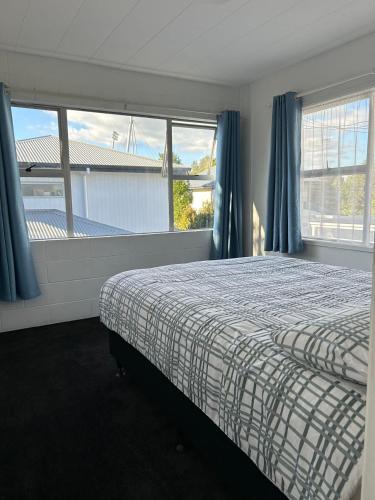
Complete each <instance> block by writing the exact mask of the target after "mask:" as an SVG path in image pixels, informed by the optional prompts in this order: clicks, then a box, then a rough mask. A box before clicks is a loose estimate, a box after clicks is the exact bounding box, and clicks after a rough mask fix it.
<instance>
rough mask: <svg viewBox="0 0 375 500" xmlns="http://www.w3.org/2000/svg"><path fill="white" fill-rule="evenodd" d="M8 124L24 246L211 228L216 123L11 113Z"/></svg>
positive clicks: (47, 110)
mask: <svg viewBox="0 0 375 500" xmlns="http://www.w3.org/2000/svg"><path fill="white" fill-rule="evenodd" d="M12 115H13V123H14V131H15V139H16V150H17V160H18V162H19V169H20V176H21V187H22V195H23V202H24V207H25V213H26V220H27V225H28V231H29V237H30V238H31V239H46V238H65V237H86V236H111V235H120V234H134V233H149V232H162V231H174V230H176V231H179V230H188V229H201V228H207V227H212V222H213V203H212V201H213V199H212V197H213V189H214V179H215V130H216V123H213V122H210V123H200V122H199V123H198V122H181V121H177V120H176V121H175V120H172V119H165V118H156V117H147V116H134V115H124V114H117V113H105V112H93V111H84V110H73V109H65V108H60V107H56V108H52V107H25V106H17V105H14V106H13V107H12ZM172 150H173V159H172V157H171V159H169V155H168V151H172Z"/></svg>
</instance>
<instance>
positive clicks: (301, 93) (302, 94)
mask: <svg viewBox="0 0 375 500" xmlns="http://www.w3.org/2000/svg"><path fill="white" fill-rule="evenodd" d="M374 75H375V68H374V69H373V70H372V71H371V72H370V73H363V74H362V75H358V76H353V77H352V78H347V79H346V80H341V81H340V82H336V83H330V84H329V85H325V86H324V87H318V88H316V89H312V90H307V91H306V92H299V93H298V94H297V96H296V97H297V98H300V97H306V96H308V95H311V94H317V93H318V92H323V90H328V89H330V88H333V87H339V86H340V85H344V84H345V83H349V82H353V81H355V80H359V79H360V78H365V77H366V76H374Z"/></svg>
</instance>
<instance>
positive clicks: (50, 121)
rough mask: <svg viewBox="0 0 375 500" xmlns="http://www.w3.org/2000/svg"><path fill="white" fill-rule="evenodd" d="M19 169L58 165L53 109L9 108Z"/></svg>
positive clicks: (58, 150)
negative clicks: (10, 109)
mask: <svg viewBox="0 0 375 500" xmlns="http://www.w3.org/2000/svg"><path fill="white" fill-rule="evenodd" d="M12 117H13V127H14V136H15V139H16V151H17V160H18V163H19V168H20V170H21V171H25V169H27V168H28V169H29V170H30V171H32V170H34V171H35V170H38V169H43V168H53V169H59V168H61V159H60V140H59V127H58V116H57V111H53V110H48V109H37V108H21V107H18V106H13V107H12Z"/></svg>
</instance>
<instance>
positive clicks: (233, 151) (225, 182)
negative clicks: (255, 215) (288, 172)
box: [211, 111, 243, 259]
mask: <svg viewBox="0 0 375 500" xmlns="http://www.w3.org/2000/svg"><path fill="white" fill-rule="evenodd" d="M240 168H241V166H240V113H239V112H238V111H224V112H223V113H222V114H221V115H220V117H219V118H218V127H217V154H216V188H215V215H214V231H213V247H212V253H211V256H212V258H213V259H228V258H232V257H242V255H243V244H242V194H241V171H240Z"/></svg>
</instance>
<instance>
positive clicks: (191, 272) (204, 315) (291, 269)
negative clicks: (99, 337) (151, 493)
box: [100, 257, 371, 500]
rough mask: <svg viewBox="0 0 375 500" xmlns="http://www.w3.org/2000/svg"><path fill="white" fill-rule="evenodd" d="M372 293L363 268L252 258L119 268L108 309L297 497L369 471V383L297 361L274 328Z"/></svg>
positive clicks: (113, 325)
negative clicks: (364, 462)
mask: <svg viewBox="0 0 375 500" xmlns="http://www.w3.org/2000/svg"><path fill="white" fill-rule="evenodd" d="M370 296H371V277H370V273H366V272H364V271H356V270H349V269H345V268H340V267H334V266H327V265H323V264H320V263H316V262H307V261H303V260H299V259H291V258H284V257H249V258H241V259H232V260H227V261H209V262H195V263H191V264H181V265H171V266H165V267H159V268H153V269H142V270H133V271H127V272H124V273H121V274H118V275H117V276H114V277H112V278H111V279H109V280H108V281H107V282H106V283H105V284H104V285H103V288H102V290H101V297H100V316H101V320H102V322H103V323H104V324H105V325H106V326H107V327H108V328H110V329H111V330H113V331H115V332H117V333H119V334H120V335H121V336H122V337H123V338H124V339H125V340H126V341H127V342H129V343H130V344H132V345H133V346H134V347H135V348H136V349H138V350H139V351H140V352H141V353H142V354H144V355H145V356H146V358H148V359H149V360H150V361H151V362H152V363H153V364H154V365H156V366H157V367H158V368H159V369H160V370H161V371H162V372H163V373H164V374H165V375H166V376H167V377H168V378H169V379H170V380H171V381H172V383H173V384H175V385H176V386H177V387H178V388H179V389H180V390H181V391H182V392H183V393H184V394H185V395H186V396H188V397H189V398H190V399H191V401H193V402H194V403H195V404H196V405H197V406H198V407H199V408H201V409H202V410H203V411H204V412H205V413H206V414H207V415H208V416H209V417H210V418H211V419H212V420H213V421H214V422H215V423H216V424H217V425H218V426H219V427H220V428H221V429H222V430H223V431H224V432H225V434H227V436H229V437H230V438H231V439H232V440H233V441H234V442H235V443H236V444H237V445H238V446H239V447H240V448H241V449H242V450H243V451H244V452H245V453H246V454H247V455H248V456H249V457H250V459H251V460H253V461H254V462H255V464H256V465H257V466H258V468H259V469H260V470H261V471H262V472H263V473H264V474H265V475H266V476H267V477H268V478H269V479H270V480H271V481H272V482H273V483H274V484H276V485H277V486H278V487H279V488H280V489H281V490H282V491H283V492H284V493H285V494H286V496H287V497H288V498H290V499H311V500H318V499H321V500H329V499H343V500H346V499H349V498H350V497H351V495H352V494H353V492H354V490H355V489H356V487H357V485H358V483H359V480H360V474H361V456H362V450H363V441H364V424H365V388H364V387H361V386H359V385H356V384H353V383H350V382H347V381H344V380H341V379H340V378H338V377H334V376H331V375H329V374H326V373H324V372H321V371H318V370H316V371H314V370H312V369H309V368H307V367H306V366H304V365H303V364H301V363H299V362H297V361H295V360H293V359H292V358H291V357H289V356H288V355H287V354H286V353H285V352H284V351H283V350H282V349H281V348H280V347H278V346H277V345H276V344H274V342H273V341H272V339H271V334H272V332H273V331H275V329H279V328H282V327H283V326H285V325H290V324H292V323H297V322H299V321H301V320H306V319H313V318H319V317H320V316H321V314H322V313H326V312H327V311H329V310H330V311H332V310H335V309H337V308H340V307H342V306H343V305H345V306H351V305H353V307H354V306H361V307H363V306H368V307H370ZM250 492H251V486H250V485H249V496H250Z"/></svg>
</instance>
